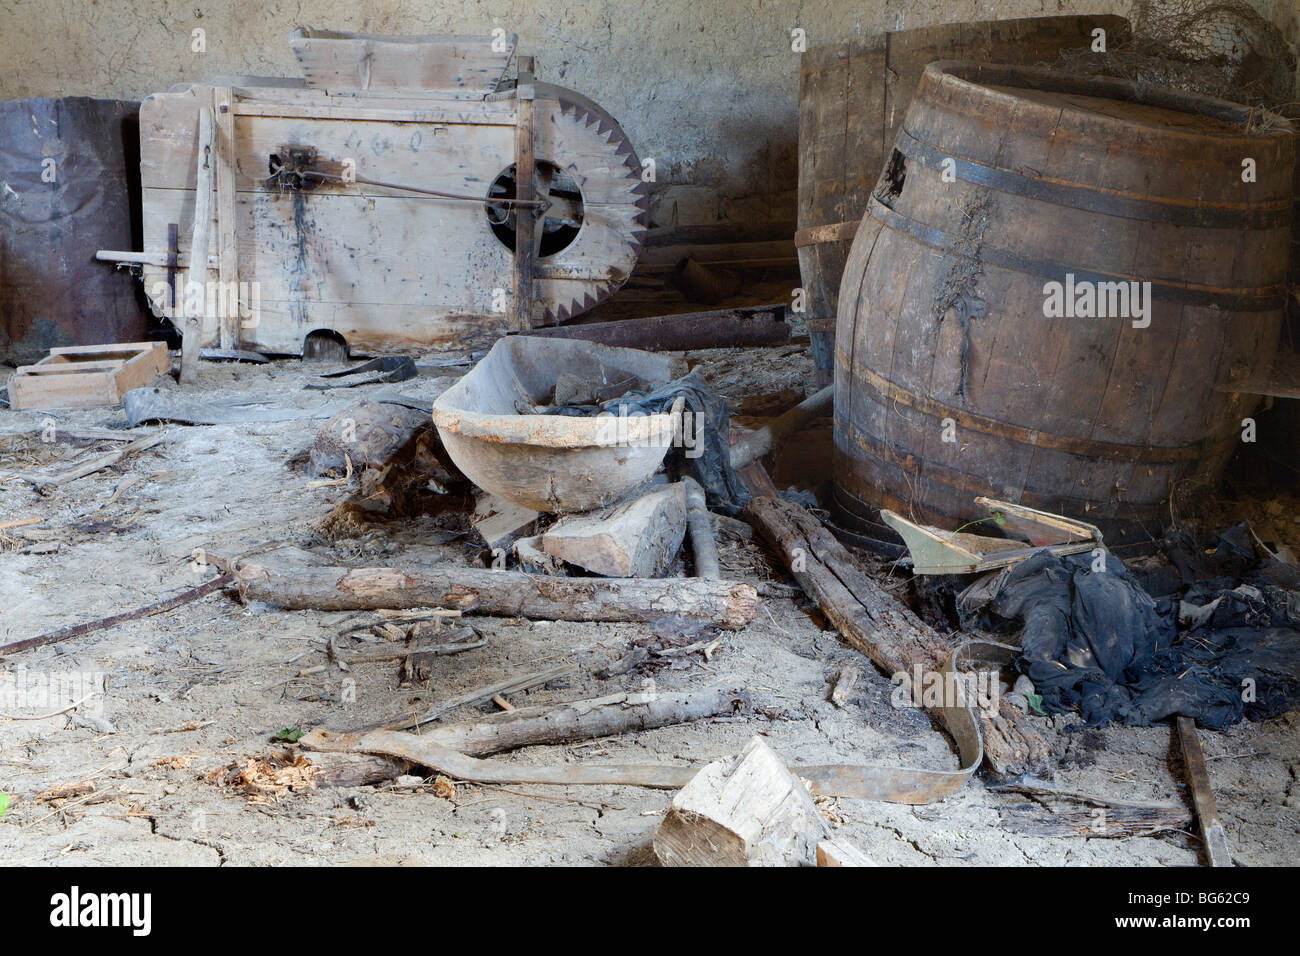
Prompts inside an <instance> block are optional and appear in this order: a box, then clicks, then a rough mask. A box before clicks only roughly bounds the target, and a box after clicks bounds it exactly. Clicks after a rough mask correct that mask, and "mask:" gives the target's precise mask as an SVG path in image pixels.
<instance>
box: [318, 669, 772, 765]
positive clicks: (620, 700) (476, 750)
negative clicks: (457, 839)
mask: <svg viewBox="0 0 1300 956" xmlns="http://www.w3.org/2000/svg"><path fill="white" fill-rule="evenodd" d="M747 699H748V698H747V695H746V694H745V692H744V691H743V690H741V689H739V688H736V687H727V686H723V687H710V688H706V689H704V690H694V691H685V692H682V693H672V694H664V693H653V694H635V693H621V694H610V695H609V696H606V697H595V698H591V699H589V700H575V701H570V702H568V703H564V704H553V705H543V706H539V707H517V708H515V709H514V710H510V711H505V712H503V713H500V714H492V715H491V716H489V717H484V718H483V719H481V720H474V721H467V722H465V723H458V724H449V725H447V726H445V727H431V728H426V729H425V730H423V731H422V732H421V734H420V739H422V740H430V741H433V742H434V743H436V744H438V745H440V746H443V747H446V748H448V749H450V750H455V751H457V752H458V753H461V754H464V755H466V756H471V757H486V756H488V755H490V754H498V753H505V752H506V751H509V750H518V749H519V748H520V747H533V746H536V745H538V744H565V743H574V742H576V741H579V740H591V739H593V738H596V737H609V736H614V735H617V734H627V733H635V732H638V731H642V730H653V729H654V728H656V727H668V726H672V725H674V724H684V723H688V722H690V721H693V720H701V719H703V718H705V717H715V716H717V715H719V714H731V713H733V712H734V711H735V708H736V706H737V705H738V704H744V703H745V702H746V701H747ZM363 736H364V732H362V733H342V734H340V733H332V732H331V731H328V730H314V731H312V732H311V733H310V734H308V735H307V736H305V737H303V738H302V740H301V743H302V744H303V745H304V746H307V747H310V748H311V749H313V750H321V751H327V752H333V753H339V752H350V751H354V750H358V749H361V748H360V743H361V740H362V737H363Z"/></svg>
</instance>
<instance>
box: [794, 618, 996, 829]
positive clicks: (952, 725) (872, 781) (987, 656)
mask: <svg viewBox="0 0 1300 956" xmlns="http://www.w3.org/2000/svg"><path fill="white" fill-rule="evenodd" d="M1017 653H1019V651H1018V649H1017V648H1014V647H1011V646H1010V645H1008V644H999V643H996V642H994V641H965V642H964V643H962V644H959V645H957V647H956V648H954V649H953V652H952V653H951V654H949V655H948V659H947V660H946V661H944V663H943V666H942V667H941V668H940V669H939V670H938V671H937V672H936V674H937V676H939V677H940V678H942V680H943V682H944V683H943V686H944V688H945V689H946V688H952V689H954V690H955V695H954V698H953V699H951V700H949V699H947V694H946V693H945V695H944V696H945V704H946V706H942V707H935V708H930V709H932V710H934V711H935V712H936V713H937V714H938V715H939V717H940V719H941V720H942V721H943V723H944V726H945V727H947V729H948V733H950V734H952V738H953V741H954V742H955V743H956V744H957V754H958V757H959V758H960V762H961V766H960V767H958V769H956V770H928V769H925V768H923V767H890V766H882V765H874V764H835V765H832V766H825V767H801V766H798V765H793V766H791V767H790V769H791V771H793V772H794V773H796V774H798V775H799V776H800V777H803V778H804V779H805V780H807V781H809V782H810V783H811V784H812V790H813V793H817V794H822V795H825V796H830V797H852V798H854V799H857V800H884V801H887V802H889V803H911V804H919V803H934V802H935V801H937V800H942V799H944V798H945V797H950V796H952V795H953V794H954V793H956V792H957V791H958V790H960V789H961V788H962V787H963V786H965V785H966V781H967V780H969V779H970V778H971V777H972V776H973V775H974V774H975V771H977V770H978V769H979V767H980V764H981V763H983V762H984V738H983V736H982V735H981V733H980V725H979V714H978V712H977V711H976V709H975V701H973V700H972V699H971V697H970V694H969V693H968V692H967V689H966V684H965V682H964V681H963V680H962V679H961V677H960V675H961V671H962V668H963V665H965V664H974V663H982V664H985V665H989V666H993V667H997V668H1000V667H1002V666H1003V665H1005V664H1008V663H1010V662H1011V661H1012V660H1013V659H1014V658H1015V656H1016V654H1017ZM921 691H922V689H921V688H913V693H914V695H919V694H920V693H921Z"/></svg>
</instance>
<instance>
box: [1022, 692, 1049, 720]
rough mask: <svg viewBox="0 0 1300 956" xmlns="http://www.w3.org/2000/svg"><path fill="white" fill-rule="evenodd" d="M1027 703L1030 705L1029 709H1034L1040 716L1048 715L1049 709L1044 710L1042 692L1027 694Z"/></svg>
mask: <svg viewBox="0 0 1300 956" xmlns="http://www.w3.org/2000/svg"><path fill="white" fill-rule="evenodd" d="M1025 703H1027V704H1028V705H1029V709H1030V710H1031V711H1033V712H1034V713H1035V714H1037V715H1038V716H1039V717H1046V716H1047V711H1045V710H1043V695H1042V694H1026V695H1025Z"/></svg>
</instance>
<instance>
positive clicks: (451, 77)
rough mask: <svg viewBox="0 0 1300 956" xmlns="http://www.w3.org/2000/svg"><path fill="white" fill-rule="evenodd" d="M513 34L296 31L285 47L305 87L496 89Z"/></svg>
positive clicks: (485, 91) (510, 52) (490, 91)
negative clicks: (414, 34) (462, 34)
mask: <svg viewBox="0 0 1300 956" xmlns="http://www.w3.org/2000/svg"><path fill="white" fill-rule="evenodd" d="M515 40H516V36H515V34H506V35H504V36H502V37H500V38H499V40H498V38H496V37H492V36H456V35H452V34H431V35H427V36H373V35H370V34H365V33H339V32H335V31H331V30H313V29H310V28H308V27H299V28H298V29H297V30H295V31H294V32H293V34H292V35H291V36H290V38H289V46H290V47H291V48H292V49H293V52H294V55H295V56H296V57H297V58H298V62H299V64H301V66H302V73H303V77H304V78H305V79H306V81H307V85H308V86H310V87H322V88H330V89H334V88H339V89H353V90H366V91H371V90H430V89H461V90H472V91H476V92H478V93H479V94H487V93H492V92H493V91H495V90H496V88H497V85H498V84H499V82H500V80H501V77H502V76H503V74H504V73H505V71H506V66H507V65H508V64H509V62H510V57H511V56H512V55H513V53H514V50H515Z"/></svg>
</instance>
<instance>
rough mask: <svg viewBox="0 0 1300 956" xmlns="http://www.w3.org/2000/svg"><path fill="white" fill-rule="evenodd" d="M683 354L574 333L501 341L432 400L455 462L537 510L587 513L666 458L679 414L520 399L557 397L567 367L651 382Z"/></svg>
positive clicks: (667, 373)
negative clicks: (608, 411) (550, 411)
mask: <svg viewBox="0 0 1300 956" xmlns="http://www.w3.org/2000/svg"><path fill="white" fill-rule="evenodd" d="M680 364H681V363H680V360H676V359H672V358H669V357H667V356H663V355H656V354H654V353H652V352H642V351H639V350H637V349H622V348H613V347H610V346H607V345H596V344H593V343H591V342H581V341H576V340H568V339H550V338H535V337H530V336H517V337H516V336H512V337H508V338H504V339H501V340H500V341H498V342H497V343H496V345H494V346H493V347H492V350H491V351H490V352H488V354H487V355H486V356H484V357H483V360H482V361H480V362H479V363H478V365H476V366H475V367H474V368H473V369H472V370H471V371H470V372H469V373H468V374H467V375H466V376H465V377H464V378H462V379H461V380H460V381H459V382H457V383H456V384H455V385H453V386H452V387H451V388H449V389H447V391H445V392H443V393H442V395H440V396H439V397H438V399H437V401H435V402H434V403H433V421H434V424H435V425H437V426H438V434H439V435H440V436H441V438H442V443H443V446H444V447H445V448H446V449H447V453H448V454H449V455H450V456H451V459H452V461H454V462H455V463H456V466H457V467H458V468H460V470H461V471H463V472H464V473H465V474H466V475H467V476H468V477H469V479H470V480H471V481H473V482H474V483H475V484H476V485H478V486H479V487H480V488H482V489H483V490H485V491H489V492H491V493H492V494H495V495H500V496H501V497H503V498H506V499H508V500H510V501H513V502H515V503H516V504H520V505H524V506H525V507H528V508H532V509H534V510H536V511H546V512H553V513H560V514H564V513H568V512H574V511H588V510H590V509H592V508H599V507H602V506H604V505H607V504H610V503H611V502H613V501H615V500H617V499H618V498H619V497H621V496H622V495H623V494H625V493H626V492H628V491H630V490H631V489H632V488H634V487H635V486H636V485H638V484H640V483H641V482H643V481H645V480H646V479H647V478H649V477H650V476H651V475H652V474H654V472H655V471H656V469H658V467H659V465H660V463H661V462H662V461H663V459H664V455H665V454H666V453H667V451H668V447H669V446H670V445H671V444H672V442H673V439H674V437H675V435H676V429H677V427H678V423H679V417H680V416H678V415H675V414H672V413H664V414H657V415H640V416H627V417H624V418H619V417H615V416H609V415H602V416H594V417H583V418H578V417H570V416H562V415H521V414H519V413H518V411H516V403H517V402H519V401H522V402H526V403H528V404H529V405H541V404H545V403H547V402H548V401H549V400H550V396H551V394H552V392H553V391H554V389H555V383H556V380H557V379H558V378H559V377H560V375H561V374H563V373H566V372H567V373H570V374H573V375H577V376H579V377H582V378H584V379H600V380H601V381H605V382H617V381H620V380H622V379H626V378H629V377H632V376H635V377H636V378H639V379H641V380H643V381H644V382H646V383H647V384H648V385H650V386H652V387H653V386H656V385H661V384H663V383H664V382H668V381H671V380H672V379H673V378H675V377H676V373H677V370H678V368H679V367H680Z"/></svg>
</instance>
